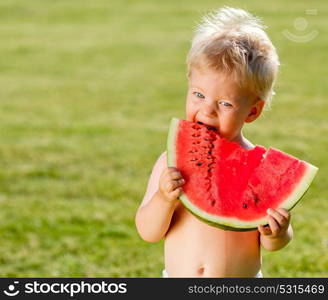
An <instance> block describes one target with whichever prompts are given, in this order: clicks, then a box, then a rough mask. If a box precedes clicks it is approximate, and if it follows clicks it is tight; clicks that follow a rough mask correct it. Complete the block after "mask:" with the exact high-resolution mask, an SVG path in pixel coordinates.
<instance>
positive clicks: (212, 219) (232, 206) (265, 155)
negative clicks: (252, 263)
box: [167, 118, 318, 231]
mask: <svg viewBox="0 0 328 300" xmlns="http://www.w3.org/2000/svg"><path fill="white" fill-rule="evenodd" d="M167 150H168V151H167V154H168V155H167V157H168V166H169V167H176V168H177V169H178V170H179V171H180V172H181V174H182V177H183V178H184V179H185V182H186V183H185V184H184V185H183V187H182V188H183V193H182V195H181V196H180V199H181V201H182V203H183V204H184V205H185V207H186V208H187V209H188V210H190V211H191V212H192V213H193V214H194V215H195V216H197V217H198V218H200V219H202V220H203V221H205V222H207V223H209V224H211V225H214V226H218V227H221V228H223V229H228V230H238V231H239V230H254V229H257V225H259V224H262V225H264V224H267V223H268V220H267V213H266V211H267V209H268V208H273V209H277V208H280V207H281V208H285V209H287V210H290V209H292V208H293V207H294V206H295V205H296V204H297V202H298V201H299V200H300V199H301V197H302V196H303V195H304V194H305V192H306V191H307V189H308V188H309V186H310V184H311V182H312V180H313V178H314V176H315V175H316V173H317V171H318V168H317V167H315V166H313V165H311V164H309V163H307V162H305V161H302V160H299V159H297V158H296V157H293V156H291V155H289V154H287V153H284V152H282V151H280V150H277V149H274V148H271V147H270V148H268V149H265V148H264V147H263V146H258V145H256V146H255V147H254V148H253V149H244V148H242V147H241V146H240V145H239V144H238V143H236V142H229V141H227V140H226V139H224V138H221V137H220V136H219V134H218V133H217V132H216V131H215V130H214V129H213V128H211V127H208V126H206V125H204V124H198V123H194V122H189V121H184V120H179V119H176V118H173V119H172V121H171V125H170V129H169V135H168V141H167Z"/></svg>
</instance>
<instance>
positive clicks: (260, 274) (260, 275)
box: [162, 269, 263, 278]
mask: <svg viewBox="0 0 328 300" xmlns="http://www.w3.org/2000/svg"><path fill="white" fill-rule="evenodd" d="M162 277H163V278H168V277H169V274H167V272H166V270H165V269H164V270H163V271H162ZM255 278H263V275H262V272H261V270H260V271H259V272H258V273H257V274H256V276H255Z"/></svg>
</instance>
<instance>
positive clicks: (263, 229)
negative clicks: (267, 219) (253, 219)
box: [257, 225, 272, 235]
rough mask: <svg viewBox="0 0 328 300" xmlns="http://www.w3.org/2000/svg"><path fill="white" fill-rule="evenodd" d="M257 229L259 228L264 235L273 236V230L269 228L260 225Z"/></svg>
mask: <svg viewBox="0 0 328 300" xmlns="http://www.w3.org/2000/svg"><path fill="white" fill-rule="evenodd" d="M257 228H258V230H259V232H260V233H261V234H263V235H271V234H272V232H271V229H270V227H268V226H263V225H258V227H257Z"/></svg>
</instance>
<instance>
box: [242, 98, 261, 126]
mask: <svg viewBox="0 0 328 300" xmlns="http://www.w3.org/2000/svg"><path fill="white" fill-rule="evenodd" d="M255 101H256V102H255V103H254V104H253V105H252V107H251V109H250V113H249V114H248V116H247V118H246V120H245V122H246V123H251V122H253V121H255V120H256V119H257V118H258V117H259V116H260V114H261V112H262V110H263V107H264V104H265V102H264V101H263V100H262V99H257V100H255Z"/></svg>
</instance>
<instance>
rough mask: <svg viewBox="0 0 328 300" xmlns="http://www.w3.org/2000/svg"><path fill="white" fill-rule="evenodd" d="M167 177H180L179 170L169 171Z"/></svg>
mask: <svg viewBox="0 0 328 300" xmlns="http://www.w3.org/2000/svg"><path fill="white" fill-rule="evenodd" d="M169 177H170V178H171V179H181V178H182V176H181V173H180V172H179V171H170V172H169Z"/></svg>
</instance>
